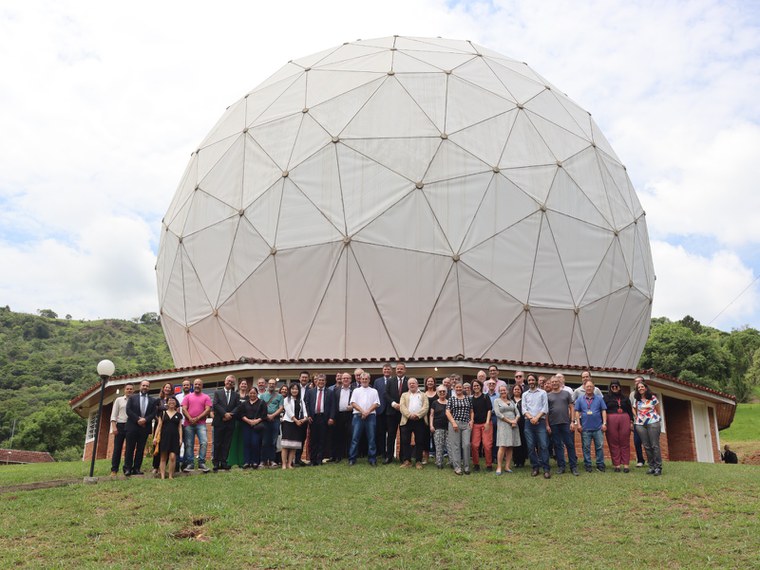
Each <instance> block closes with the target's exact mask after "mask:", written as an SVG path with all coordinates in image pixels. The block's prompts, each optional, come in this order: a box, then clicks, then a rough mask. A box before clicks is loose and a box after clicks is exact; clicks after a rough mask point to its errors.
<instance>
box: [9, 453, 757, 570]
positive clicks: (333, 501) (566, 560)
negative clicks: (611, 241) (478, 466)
mask: <svg viewBox="0 0 760 570" xmlns="http://www.w3.org/2000/svg"><path fill="white" fill-rule="evenodd" d="M77 468H78V472H77ZM86 472H87V468H86V467H85V466H84V464H56V465H53V466H48V467H47V468H44V467H41V466H39V465H37V466H18V467H15V466H9V467H5V466H3V467H0V487H6V489H7V488H8V487H9V486H10V485H13V484H17V483H19V482H21V481H24V480H27V481H32V480H43V479H65V478H67V477H74V476H76V478H80V477H81V476H82V475H84V474H86ZM96 472H97V474H99V475H104V474H107V472H108V463H107V462H105V461H102V462H98V466H97V471H96ZM759 479H760V467H757V466H750V465H734V466H727V465H720V464H718V465H712V464H696V463H666V464H665V469H664V476H663V477H659V478H654V477H651V476H647V475H645V473H644V471H643V470H642V469H634V470H632V472H631V473H630V474H628V475H625V474H616V473H613V472H611V471H608V472H606V473H596V472H595V473H593V474H586V473H583V474H582V475H581V476H580V477H572V476H570V475H562V476H557V475H555V476H554V477H552V479H551V480H548V481H546V480H543V479H542V478H538V479H533V478H531V477H530V476H529V471H526V470H521V471H516V472H515V474H513V475H509V476H508V475H504V476H501V477H495V476H494V475H493V474H492V473H486V472H482V473H474V474H472V475H470V476H462V477H457V476H455V475H454V474H453V473H452V472H451V470H449V469H446V470H443V471H438V470H436V469H431V468H430V467H429V466H428V467H427V468H426V469H424V470H422V471H415V470H405V469H400V468H399V467H398V465H397V464H394V465H391V466H384V467H378V468H375V469H372V468H370V467H369V466H367V465H364V464H361V465H357V466H356V467H352V468H349V467H348V466H347V465H346V464H345V463H343V464H340V465H325V466H323V467H320V468H317V469H315V468H302V469H297V470H293V471H287V472H283V471H265V470H260V471H241V470H239V469H233V470H232V471H231V472H229V473H219V474H212V473H210V474H208V475H194V476H192V477H189V476H184V477H180V478H178V479H175V480H174V481H168V480H167V481H161V480H157V479H152V478H147V477H143V478H136V477H135V478H132V479H130V480H123V479H122V480H115V481H110V480H108V478H107V477H105V478H103V479H101V481H100V482H99V483H98V484H96V485H86V484H82V483H79V482H77V483H75V484H73V485H70V486H66V487H59V488H54V489H42V490H35V491H21V490H15V491H13V490H12V491H6V492H4V493H2V494H0V563H1V564H0V567H2V568H8V567H13V566H19V567H51V566H54V567H63V568H66V567H79V568H101V567H116V568H119V567H121V568H126V567H128V566H129V567H133V568H134V567H137V568H141V567H158V566H160V567H164V568H198V567H210V568H217V567H219V568H221V567H225V568H281V567H301V568H313V567H317V568H352V569H353V568H366V567H369V568H431V567H437V568H508V567H513V566H521V565H529V566H531V567H535V568H570V567H576V568H577V567H583V568H610V567H613V568H617V567H625V568H630V567H635V566H641V567H665V566H667V567H669V568H705V567H716V568H717V567H742V568H749V567H756V566H757V560H758V559H757V556H758V555H757V553H758V552H760V517H758V514H757V513H758V512H760V493H758V480H759ZM80 480H81V479H80Z"/></svg>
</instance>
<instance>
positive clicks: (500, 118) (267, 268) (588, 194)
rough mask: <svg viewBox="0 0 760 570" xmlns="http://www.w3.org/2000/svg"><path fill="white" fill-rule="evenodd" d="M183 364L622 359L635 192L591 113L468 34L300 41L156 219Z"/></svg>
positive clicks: (636, 285)
mask: <svg viewBox="0 0 760 570" xmlns="http://www.w3.org/2000/svg"><path fill="white" fill-rule="evenodd" d="M162 229H163V231H162V233H161V243H160V247H159V253H158V262H157V266H156V270H157V278H158V292H159V301H160V307H161V322H162V324H163V327H164V331H165V333H166V337H167V341H168V343H169V347H170V349H171V352H172V356H173V358H174V361H175V364H176V365H177V366H179V367H184V366H197V365H201V364H204V363H210V362H219V361H228V360H237V359H239V358H240V357H243V356H245V357H251V358H259V359H270V360H271V359H283V360H287V359H309V358H322V359H360V358H382V357H390V356H397V357H404V358H410V359H414V358H427V357H454V356H459V357H462V358H467V359H470V358H473V359H495V360H514V361H522V362H542V363H559V364H570V365H583V366H598V367H617V368H625V369H630V368H635V367H636V365H637V363H638V359H639V357H640V354H641V351H642V349H643V347H644V343H645V342H646V338H647V335H648V332H649V322H650V315H651V303H652V296H653V292H654V271H653V267H652V258H651V253H650V249H649V240H648V235H647V229H646V222H645V217H644V212H643V210H642V208H641V205H640V203H639V201H638V199H637V197H636V194H635V191H634V189H633V186H632V184H631V182H630V179H629V177H628V175H627V173H626V171H625V168H624V167H623V166H622V164H621V161H620V159H619V158H618V157H617V155H616V154H615V152H614V151H613V150H612V148H611V146H610V144H609V143H608V142H607V140H606V139H605V138H604V136H603V135H602V134H601V132H600V130H599V128H598V127H597V125H596V123H595V122H594V121H593V119H592V118H591V116H590V115H589V113H587V112H586V111H584V110H583V109H581V108H580V107H579V106H578V105H577V104H576V103H574V102H573V101H572V100H570V99H569V98H568V97H567V96H566V95H564V94H563V93H562V92H561V91H560V90H559V89H557V88H556V87H554V86H552V85H551V84H550V83H549V82H548V81H546V80H545V79H543V78H542V77H541V76H540V75H538V74H537V73H535V72H534V71H533V70H531V69H530V67H528V66H527V65H526V64H524V63H522V62H519V61H516V60H513V59H511V58H508V57H505V56H503V55H500V54H498V53H495V52H493V51H491V50H488V49H485V48H482V47H480V46H477V45H475V44H472V43H471V42H466V41H453V40H445V39H431V38H408V37H398V36H393V37H387V38H379V39H375V40H366V41H357V42H349V43H345V44H343V45H341V46H338V47H335V48H332V49H328V50H326V51H323V52H320V53H318V54H314V55H312V56H308V57H304V58H301V59H298V60H294V61H291V62H289V63H288V64H287V65H285V66H284V67H283V68H282V69H280V70H279V71H277V72H276V73H275V74H274V75H273V76H271V77H270V78H269V79H267V80H266V81H264V82H263V83H262V84H261V85H259V86H258V87H256V88H255V89H253V90H252V91H251V92H250V93H248V94H247V95H246V96H245V97H243V98H242V99H240V100H238V101H237V102H235V103H233V104H232V105H231V106H230V107H229V108H228V109H227V111H226V112H225V113H224V115H223V116H222V118H221V119H220V120H219V122H218V123H217V125H216V126H215V127H214V128H213V129H212V130H211V132H210V133H209V134H208V136H207V137H206V138H205V139H204V140H203V142H201V144H200V145H199V147H198V149H197V150H195V151H194V152H193V153H192V156H191V160H190V163H189V164H188V166H187V169H186V171H185V173H184V175H183V177H182V179H181V182H180V184H179V188H178V189H177V191H176V194H175V196H174V198H173V200H172V202H171V204H170V206H169V208H168V211H167V213H166V216H165V217H164V220H163V228H162Z"/></svg>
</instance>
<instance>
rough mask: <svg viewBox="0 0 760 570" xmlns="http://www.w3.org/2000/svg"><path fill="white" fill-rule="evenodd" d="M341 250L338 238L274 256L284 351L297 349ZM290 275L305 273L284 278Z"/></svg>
mask: <svg viewBox="0 0 760 570" xmlns="http://www.w3.org/2000/svg"><path fill="white" fill-rule="evenodd" d="M342 251H343V244H342V243H340V242H339V243H333V244H326V245H318V246H314V247H300V248H297V249H292V250H288V251H283V252H281V253H278V254H277V255H276V256H275V265H276V267H277V276H278V279H277V283H278V289H279V292H280V302H281V306H282V319H283V321H284V322H285V340H286V342H287V345H288V354H290V355H296V354H300V353H301V351H302V349H303V346H304V343H305V342H306V337H307V335H308V334H309V328H310V326H311V323H312V321H313V319H314V317H315V316H316V313H317V308H318V307H319V304H320V302H321V300H322V298H323V297H324V295H325V292H326V289H327V286H328V284H329V282H330V277H331V276H332V274H333V269H334V268H335V265H336V263H337V262H338V257H339V256H340V253H341V252H342ZM294 275H305V276H308V278H306V279H303V280H294V279H289V278H288V277H290V276H294Z"/></svg>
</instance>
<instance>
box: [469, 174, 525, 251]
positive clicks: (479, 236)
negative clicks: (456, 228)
mask: <svg viewBox="0 0 760 570" xmlns="http://www.w3.org/2000/svg"><path fill="white" fill-rule="evenodd" d="M538 210H539V205H538V204H537V203H536V201H535V200H534V199H533V198H531V197H530V196H528V195H527V194H525V192H523V191H522V190H521V189H520V188H518V187H517V186H515V184H514V183H513V182H512V181H511V180H509V179H508V178H505V177H504V176H503V175H502V174H496V175H494V176H493V178H492V179H491V182H490V184H489V185H488V191H487V192H486V194H485V196H484V197H483V201H482V202H481V203H480V204H478V212H477V214H476V216H475V219H474V221H473V223H471V224H469V225H468V226H467V228H466V230H467V236H466V237H465V239H464V242H463V243H462V247H461V251H467V250H469V249H471V248H473V247H475V246H477V245H478V244H480V243H483V242H484V241H486V240H488V239H491V238H492V237H493V236H495V235H497V234H499V233H500V232H502V231H504V230H505V229H507V228H508V227H510V226H512V225H514V224H516V223H518V222H519V221H520V220H523V219H525V218H527V217H528V216H530V215H532V214H534V213H536V212H538Z"/></svg>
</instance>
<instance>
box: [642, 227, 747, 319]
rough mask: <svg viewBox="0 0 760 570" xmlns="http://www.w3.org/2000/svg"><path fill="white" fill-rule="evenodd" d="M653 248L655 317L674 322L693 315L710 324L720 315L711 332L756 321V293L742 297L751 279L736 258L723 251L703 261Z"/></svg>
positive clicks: (677, 250)
mask: <svg viewBox="0 0 760 570" xmlns="http://www.w3.org/2000/svg"><path fill="white" fill-rule="evenodd" d="M651 245H652V256H653V257H654V264H655V268H656V269H657V283H656V285H655V295H654V304H653V307H652V308H653V315H655V316H663V317H668V318H670V319H672V320H678V319H681V318H683V317H684V316H686V315H691V316H692V317H694V318H695V319H697V320H698V321H701V322H702V323H703V324H708V323H710V322H712V321H713V319H715V317H716V316H718V315H719V314H720V316H719V317H718V318H717V319H715V320H714V322H712V326H714V327H717V328H723V329H730V328H731V327H738V326H741V325H742V324H746V323H748V322H749V321H748V320H743V319H747V318H748V317H751V318H753V319H755V321H756V320H757V317H758V313H759V312H760V287H758V286H757V285H755V286H754V287H752V288H750V289H749V290H747V291H746V293H744V294H743V295H740V294H741V293H742V291H743V290H744V289H745V288H746V286H747V285H748V284H749V283H750V282H751V281H752V279H753V275H752V269H751V268H749V267H747V266H746V265H745V264H744V263H743V262H742V260H741V259H740V258H739V257H738V256H737V255H735V254H734V253H732V252H730V251H726V250H723V251H719V252H717V253H715V254H713V255H711V256H709V257H708V256H701V255H697V254H693V253H689V252H688V251H686V250H685V249H684V248H683V247H681V246H674V245H671V244H669V243H667V242H662V241H657V240H653V241H652V242H651ZM737 297H739V298H738V299H737ZM734 299H736V301H735V302H733V303H732V301H734Z"/></svg>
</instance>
